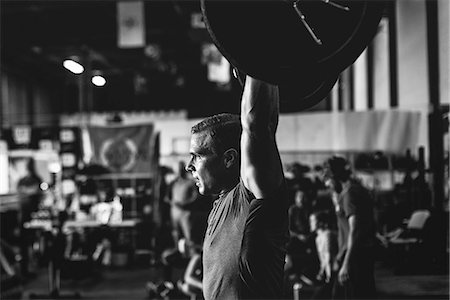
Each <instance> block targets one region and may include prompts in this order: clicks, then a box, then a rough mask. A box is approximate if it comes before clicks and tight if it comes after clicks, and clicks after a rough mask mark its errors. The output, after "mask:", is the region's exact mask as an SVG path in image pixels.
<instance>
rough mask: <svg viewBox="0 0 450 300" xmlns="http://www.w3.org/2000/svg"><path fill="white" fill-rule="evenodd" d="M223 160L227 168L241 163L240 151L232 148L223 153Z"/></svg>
mask: <svg viewBox="0 0 450 300" xmlns="http://www.w3.org/2000/svg"><path fill="white" fill-rule="evenodd" d="M223 160H224V164H225V167H226V168H231V167H232V166H234V165H237V164H238V163H239V153H238V152H237V151H236V149H234V148H230V149H228V150H227V151H225V152H224V153H223Z"/></svg>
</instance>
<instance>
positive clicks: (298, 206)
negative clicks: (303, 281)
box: [286, 189, 316, 277]
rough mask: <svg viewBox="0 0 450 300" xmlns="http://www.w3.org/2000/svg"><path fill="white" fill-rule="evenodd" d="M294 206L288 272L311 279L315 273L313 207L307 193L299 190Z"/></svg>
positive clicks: (289, 213)
mask: <svg viewBox="0 0 450 300" xmlns="http://www.w3.org/2000/svg"><path fill="white" fill-rule="evenodd" d="M294 199H295V200H294V204H292V205H291V206H290V207H289V210H288V215H289V243H288V246H287V254H286V272H287V273H288V275H289V276H290V277H291V275H304V276H307V277H310V276H311V275H312V274H311V271H312V272H315V270H314V268H315V262H316V259H315V258H316V256H315V251H313V250H314V249H315V246H314V239H313V238H311V231H310V228H309V216H310V214H311V205H310V202H309V199H308V198H307V196H306V193H305V192H304V191H303V190H301V189H298V190H296V191H295V194H294Z"/></svg>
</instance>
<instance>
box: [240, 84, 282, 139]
mask: <svg viewBox="0 0 450 300" xmlns="http://www.w3.org/2000/svg"><path fill="white" fill-rule="evenodd" d="M246 80H247V81H249V82H248V83H247V84H246V85H245V88H244V93H243V95H242V107H241V118H242V125H243V127H244V128H243V129H244V130H249V131H254V130H258V131H259V130H266V129H268V128H269V129H271V131H272V133H273V134H275V130H276V127H277V125H278V113H279V107H278V106H279V93H278V87H277V86H275V85H271V84H268V83H265V82H262V81H259V80H256V79H253V78H251V77H247V79H246Z"/></svg>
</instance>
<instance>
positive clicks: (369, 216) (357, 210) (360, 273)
mask: <svg viewBox="0 0 450 300" xmlns="http://www.w3.org/2000/svg"><path fill="white" fill-rule="evenodd" d="M324 171H325V179H326V182H327V184H328V185H329V186H330V187H331V188H332V189H333V191H334V203H335V208H336V215H337V222H338V231H339V236H338V237H339V253H338V255H337V258H336V264H335V270H336V272H338V273H337V280H336V283H335V285H334V288H333V297H334V298H335V299H374V298H375V296H376V295H375V279H374V247H375V221H374V214H373V206H374V204H373V200H372V197H371V196H370V194H369V191H368V190H367V189H366V188H364V187H363V186H362V185H361V183H360V182H359V181H358V180H356V179H355V178H354V177H353V176H352V171H351V169H350V165H349V163H348V162H347V160H345V159H344V158H342V157H337V156H333V157H332V158H330V159H328V160H327V161H326V162H325V165H324Z"/></svg>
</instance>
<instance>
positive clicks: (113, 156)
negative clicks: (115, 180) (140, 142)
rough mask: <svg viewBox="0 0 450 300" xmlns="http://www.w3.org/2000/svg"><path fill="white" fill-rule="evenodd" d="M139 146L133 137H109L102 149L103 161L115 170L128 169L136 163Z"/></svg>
mask: <svg viewBox="0 0 450 300" xmlns="http://www.w3.org/2000/svg"><path fill="white" fill-rule="evenodd" d="M137 153H138V151H137V146H136V144H135V143H134V142H133V141H132V140H131V139H112V138H111V139H107V140H106V141H105V142H104V143H103V145H102V146H101V149H100V159H101V162H102V163H103V164H104V165H105V166H107V167H109V168H111V169H112V170H114V171H128V170H130V169H131V168H133V167H134V165H135V164H136V157H137Z"/></svg>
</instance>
